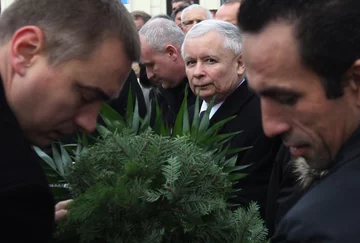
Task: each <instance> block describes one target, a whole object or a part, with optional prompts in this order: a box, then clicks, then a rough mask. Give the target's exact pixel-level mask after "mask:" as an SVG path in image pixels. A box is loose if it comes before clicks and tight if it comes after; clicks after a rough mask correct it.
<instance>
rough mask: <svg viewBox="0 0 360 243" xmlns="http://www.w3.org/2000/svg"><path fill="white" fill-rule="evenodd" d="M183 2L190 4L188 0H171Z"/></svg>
mask: <svg viewBox="0 0 360 243" xmlns="http://www.w3.org/2000/svg"><path fill="white" fill-rule="evenodd" d="M178 2H184V3H187V4H191V2H190V0H173V1H172V3H178Z"/></svg>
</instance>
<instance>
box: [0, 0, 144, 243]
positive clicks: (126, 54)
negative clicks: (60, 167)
mask: <svg viewBox="0 0 360 243" xmlns="http://www.w3.org/2000/svg"><path fill="white" fill-rule="evenodd" d="M0 33H1V35H0V43H1V44H0V56H1V58H0V74H1V79H0V134H1V143H0V154H1V160H0V166H1V169H0V208H1V210H2V212H1V216H0V242H16V243H18V242H34V243H43V242H49V240H50V239H51V235H52V229H53V225H54V206H55V205H54V199H53V196H52V194H51V192H50V189H49V187H48V183H47V180H46V176H45V174H44V172H43V170H42V168H41V166H40V164H39V158H38V157H37V156H36V154H35V152H34V151H33V149H32V145H37V146H41V147H43V146H47V145H49V144H50V143H51V142H52V141H53V140H57V139H59V137H60V136H61V135H62V134H66V133H73V132H75V131H76V130H77V129H82V130H84V131H86V132H91V131H93V130H94V129H95V124H96V119H97V116H98V112H99V109H100V106H101V104H102V103H103V102H104V101H105V100H107V99H108V98H111V97H117V96H118V94H119V92H120V90H121V88H122V86H123V82H124V80H125V79H126V77H127V76H128V74H129V71H130V68H131V64H132V62H133V61H138V59H139V56H140V46H139V45H140V41H139V38H138V35H137V30H136V28H135V25H134V23H133V20H132V18H131V16H130V14H129V13H128V11H127V10H126V8H125V7H124V6H123V5H122V4H121V3H120V2H119V1H118V0H103V1H98V0H67V1H63V0H19V1H15V2H14V3H13V4H12V5H11V6H10V7H9V8H8V9H6V10H5V11H4V12H3V13H2V14H1V16H0ZM58 206H59V207H60V208H62V207H63V205H58ZM60 213H61V210H60ZM58 216H59V215H57V216H56V217H58Z"/></svg>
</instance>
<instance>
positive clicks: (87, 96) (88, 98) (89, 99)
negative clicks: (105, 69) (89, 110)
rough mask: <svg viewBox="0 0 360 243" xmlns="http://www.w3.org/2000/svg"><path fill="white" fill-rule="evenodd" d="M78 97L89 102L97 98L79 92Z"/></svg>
mask: <svg viewBox="0 0 360 243" xmlns="http://www.w3.org/2000/svg"><path fill="white" fill-rule="evenodd" d="M80 99H81V102H82V103H84V104H89V103H91V102H94V101H95V100H96V99H97V97H96V96H95V95H91V94H81V95H80Z"/></svg>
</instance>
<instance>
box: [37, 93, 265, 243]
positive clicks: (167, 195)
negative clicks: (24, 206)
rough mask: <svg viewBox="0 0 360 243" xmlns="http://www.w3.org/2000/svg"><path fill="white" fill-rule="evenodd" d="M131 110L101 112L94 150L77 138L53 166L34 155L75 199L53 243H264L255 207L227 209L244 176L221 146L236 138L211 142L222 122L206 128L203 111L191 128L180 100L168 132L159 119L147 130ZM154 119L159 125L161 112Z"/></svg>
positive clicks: (56, 157)
mask: <svg viewBox="0 0 360 243" xmlns="http://www.w3.org/2000/svg"><path fill="white" fill-rule="evenodd" d="M130 98H131V97H130ZM195 106H197V107H198V106H199V100H197V102H196V105H195ZM210 107H211V106H210ZM132 110H134V112H129V113H128V115H127V117H126V119H123V118H122V117H120V115H119V114H117V113H116V112H114V111H113V110H112V109H111V108H110V107H109V106H104V107H103V108H102V111H101V115H102V118H103V121H104V123H105V124H106V127H105V126H98V131H99V132H100V134H101V137H99V138H97V139H96V142H95V144H93V145H87V139H85V137H79V143H78V145H77V147H74V148H73V149H72V150H69V151H70V152H68V151H67V150H66V149H64V147H63V146H60V150H59V151H55V152H53V157H54V159H51V158H48V157H46V155H44V154H41V151H39V150H38V151H37V152H38V154H39V155H40V156H42V157H43V158H44V159H45V161H46V163H47V164H49V166H51V167H52V168H53V169H54V170H55V171H57V173H58V174H59V175H61V176H62V177H64V178H65V179H66V181H67V183H68V184H69V188H70V191H71V194H72V196H73V197H74V202H73V203H72V204H70V210H69V214H68V217H67V219H66V220H64V221H63V222H61V223H60V225H59V227H58V228H59V230H58V233H57V238H58V240H59V241H60V240H61V239H62V240H63V242H70V241H71V242H84V243H85V242H88V243H97V242H102V243H104V242H109V243H117V242H119V243H120V242H121V243H145V242H149V243H150V242H151V243H154V242H159V243H170V242H171V243H177V242H178V243H180V242H181V243H184V242H186V243H187V242H189V243H192V242H193V243H200V242H209V243H211V242H221V243H247V242H251V243H257V242H259V243H260V242H266V235H267V230H266V228H265V227H264V223H263V221H262V219H261V218H260V215H259V208H258V206H257V205H256V204H255V203H251V204H250V205H249V206H248V208H247V209H244V208H239V209H237V210H236V211H231V210H229V209H228V206H229V205H227V203H226V200H227V199H228V198H229V197H230V194H231V192H232V188H231V187H232V182H233V181H236V180H238V179H239V178H241V177H243V176H244V174H241V173H239V172H238V171H239V170H241V169H242V168H244V166H242V167H239V166H235V162H236V157H233V158H231V159H226V155H227V154H229V153H230V152H234V151H229V150H228V149H227V147H226V146H224V145H225V144H226V142H227V141H229V139H231V137H232V136H233V135H234V134H226V135H216V133H217V130H218V129H219V128H220V127H221V126H222V125H223V124H224V123H225V122H226V121H221V122H219V123H218V124H215V125H214V126H211V127H209V113H210V108H209V109H208V110H207V111H206V113H205V116H204V117H203V118H202V120H201V121H200V119H198V116H197V114H195V115H194V119H193V120H192V124H191V125H190V122H189V117H188V114H187V105H186V97H185V99H184V102H183V105H182V107H181V109H180V112H179V115H178V117H177V120H176V124H175V127H174V129H173V130H170V129H168V128H167V127H165V126H164V125H163V124H161V123H160V121H161V120H162V119H156V120H157V121H158V122H157V123H156V124H155V126H154V127H153V128H152V129H151V128H149V117H150V116H149V114H150V113H151V110H150V111H149V112H148V115H147V116H146V117H145V118H144V120H141V119H140V118H139V117H138V114H137V113H138V112H137V110H138V109H137V104H135V108H134V107H132V105H129V107H128V111H132ZM195 110H198V109H195ZM156 112H157V116H158V118H159V117H160V116H161V111H160V110H158V109H157V111H156ZM229 119H231V118H229ZM229 119H228V120H229ZM68 148H69V147H68ZM242 149H244V148H242ZM53 150H56V147H53ZM240 150H241V149H239V150H238V151H240ZM69 153H70V154H71V156H69ZM69 158H72V159H73V160H74V161H75V162H74V163H71V162H69ZM62 159H63V160H62ZM55 161H56V162H55ZM59 168H60V169H59ZM234 172H236V173H234ZM74 239H75V240H74Z"/></svg>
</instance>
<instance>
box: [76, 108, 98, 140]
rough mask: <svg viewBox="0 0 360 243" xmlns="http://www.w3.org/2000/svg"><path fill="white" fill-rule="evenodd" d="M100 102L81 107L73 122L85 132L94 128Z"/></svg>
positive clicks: (89, 131)
mask: <svg viewBox="0 0 360 243" xmlns="http://www.w3.org/2000/svg"><path fill="white" fill-rule="evenodd" d="M101 105H102V102H96V103H94V104H89V105H87V106H85V107H83V108H82V109H81V110H80V111H79V113H78V114H77V116H76V118H75V124H76V125H77V126H78V127H79V128H81V129H82V130H83V131H85V132H87V133H91V132H93V131H94V130H95V129H96V123H97V118H98V115H99V112H100V107H101Z"/></svg>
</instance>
